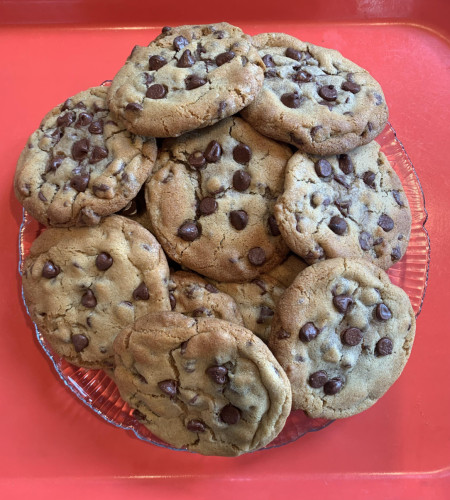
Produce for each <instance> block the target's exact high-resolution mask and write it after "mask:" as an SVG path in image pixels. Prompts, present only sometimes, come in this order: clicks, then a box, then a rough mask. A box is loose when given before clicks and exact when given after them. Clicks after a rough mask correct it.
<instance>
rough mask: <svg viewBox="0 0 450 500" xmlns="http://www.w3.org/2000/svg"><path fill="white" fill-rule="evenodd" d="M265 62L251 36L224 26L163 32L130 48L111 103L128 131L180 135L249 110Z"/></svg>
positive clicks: (189, 27)
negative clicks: (145, 42) (244, 109)
mask: <svg viewBox="0 0 450 500" xmlns="http://www.w3.org/2000/svg"><path fill="white" fill-rule="evenodd" d="M263 68H264V64H263V62H262V60H261V57H260V56H259V55H258V51H257V50H256V49H255V48H254V47H253V45H252V42H251V37H249V36H248V35H245V34H244V33H243V32H242V30H241V29H239V28H237V27H235V26H231V25H230V24H227V23H219V24H212V25H203V26H179V27H177V28H163V32H162V34H161V35H160V36H158V37H157V38H156V39H155V40H154V41H153V42H151V43H150V45H149V46H148V47H140V46H136V47H134V49H133V51H132V52H131V55H130V56H129V58H128V60H127V62H126V63H125V65H124V66H123V67H122V69H121V70H120V71H119V72H118V73H117V75H116V76H115V78H114V80H113V82H112V85H111V89H110V94H109V95H110V105H111V109H113V110H114V111H115V112H116V113H117V114H118V115H119V116H120V117H121V118H122V119H123V121H124V122H125V123H126V124H127V127H128V128H129V130H131V131H132V132H135V133H138V134H142V135H146V136H151V137H178V136H179V135H181V134H183V133H185V132H188V131H190V130H194V129H197V128H201V127H206V126H208V125H212V124H214V123H216V122H218V121H219V120H221V119H222V118H225V117H227V116H231V115H233V114H235V113H237V112H238V111H240V110H241V109H242V108H243V107H244V106H247V104H249V103H250V102H251V101H252V100H253V99H254V98H255V96H256V94H257V93H258V92H259V90H260V89H261V86H262V82H263V79H264V70H263Z"/></svg>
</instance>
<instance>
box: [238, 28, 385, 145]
mask: <svg viewBox="0 0 450 500" xmlns="http://www.w3.org/2000/svg"><path fill="white" fill-rule="evenodd" d="M253 43H254V44H255V46H256V47H258V49H259V53H260V55H261V57H262V58H263V61H264V63H265V65H266V72H265V79H264V85H263V89H262V90H261V92H260V93H259V94H258V96H257V97H256V99H255V100H254V101H253V102H252V103H251V104H250V105H249V106H248V107H247V108H246V109H245V110H243V112H242V116H243V117H244V118H245V119H246V120H248V121H249V122H250V123H251V124H252V125H253V126H254V127H255V128H256V129H257V130H258V131H259V132H261V133H262V134H264V135H267V136H268V137H272V138H273V139H277V140H281V141H285V142H288V143H290V144H293V145H294V146H296V147H297V148H299V149H300V150H301V151H304V152H307V153H314V154H320V155H328V154H338V153H345V152H347V151H350V150H352V149H354V148H356V147H357V146H360V145H362V144H367V143H368V142H370V141H371V140H372V139H374V138H375V137H376V136H377V135H378V134H379V133H380V132H381V131H382V130H383V128H384V126H385V125H386V123H387V119H388V108H387V105H386V101H385V98H384V95H383V91H382V89H381V87H380V85H379V83H378V82H377V81H376V80H375V79H374V78H373V77H372V76H371V75H370V74H369V73H368V72H367V71H366V70H364V69H362V68H360V67H359V66H357V65H356V64H354V63H353V62H351V61H349V60H348V59H345V58H344V57H343V56H342V55H341V54H340V53H339V52H337V51H335V50H332V49H326V48H323V47H319V46H316V45H312V44H310V43H306V42H302V41H300V40H298V39H297V38H295V37H293V36H290V35H286V34H281V33H263V34H260V35H257V36H255V37H253Z"/></svg>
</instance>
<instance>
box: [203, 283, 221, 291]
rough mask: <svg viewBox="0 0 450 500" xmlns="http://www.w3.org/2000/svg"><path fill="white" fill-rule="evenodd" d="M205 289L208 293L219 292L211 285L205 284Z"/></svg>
mask: <svg viewBox="0 0 450 500" xmlns="http://www.w3.org/2000/svg"><path fill="white" fill-rule="evenodd" d="M205 289H206V290H208V292H209V293H219V290H218V289H217V288H216V287H215V286H214V285H211V283H207V284H206V285H205Z"/></svg>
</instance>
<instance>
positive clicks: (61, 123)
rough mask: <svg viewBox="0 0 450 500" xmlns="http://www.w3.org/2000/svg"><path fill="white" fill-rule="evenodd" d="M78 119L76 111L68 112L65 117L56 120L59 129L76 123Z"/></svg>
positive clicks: (61, 116) (60, 116)
mask: <svg viewBox="0 0 450 500" xmlns="http://www.w3.org/2000/svg"><path fill="white" fill-rule="evenodd" d="M76 117H77V114H76V113H75V111H68V112H67V113H64V114H63V115H59V116H58V118H57V119H56V124H57V125H58V127H68V126H69V125H70V124H71V123H73V122H74V121H75V118H76Z"/></svg>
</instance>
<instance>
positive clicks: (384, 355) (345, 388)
mask: <svg viewBox="0 0 450 500" xmlns="http://www.w3.org/2000/svg"><path fill="white" fill-rule="evenodd" d="M414 333H415V317H414V312H413V309H412V307H411V304H410V302H409V299H408V296H407V294H406V293H405V292H404V291H403V290H402V289H401V288H398V287H396V286H395V285H393V284H392V283H391V282H390V281H389V277H388V276H387V274H386V273H385V272H384V271H383V270H382V269H380V268H379V267H377V266H375V265H373V264H370V263H369V262H367V261H365V260H364V259H340V258H339V259H330V260H327V261H324V262H319V263H317V264H314V265H312V266H310V267H308V268H306V269H305V270H304V271H303V272H302V273H300V274H299V275H298V277H297V279H296V280H295V281H294V283H293V284H292V285H291V286H290V287H289V288H288V289H287V290H286V292H285V293H284V294H283V296H282V297H281V299H280V301H279V303H278V308H277V311H276V314H275V317H274V319H273V322H272V331H271V334H270V339H269V347H270V349H271V350H272V352H273V353H274V354H275V357H276V358H277V359H278V361H279V362H280V364H281V366H283V368H284V369H285V371H286V373H287V375H288V377H289V380H290V381H291V385H292V393H293V408H294V409H303V410H305V412H306V413H307V414H308V415H309V416H310V417H313V418H322V417H323V418H330V419H334V418H342V417H349V416H351V415H355V414H356V413H359V412H361V411H363V410H365V409H367V408H369V407H370V406H372V405H373V404H374V403H375V402H376V401H377V400H378V399H379V398H380V397H381V396H383V394H384V393H385V392H386V391H387V390H388V389H389V387H390V386H391V385H392V384H393V383H394V382H395V381H396V380H397V378H398V377H399V376H400V374H401V372H402V370H403V368H404V366H405V364H406V362H407V360H408V357H409V355H410V352H411V347H412V344H413V340H414Z"/></svg>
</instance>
